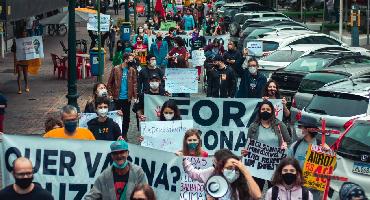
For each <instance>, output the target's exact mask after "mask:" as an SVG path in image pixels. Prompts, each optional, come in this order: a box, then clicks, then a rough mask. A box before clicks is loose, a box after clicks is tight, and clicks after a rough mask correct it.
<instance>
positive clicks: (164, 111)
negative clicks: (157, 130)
mask: <svg viewBox="0 0 370 200" xmlns="http://www.w3.org/2000/svg"><path fill="white" fill-rule="evenodd" d="M181 119H182V118H181V115H180V110H179V108H178V107H177V105H176V103H175V101H174V100H168V101H166V102H164V103H163V105H162V108H161V111H160V114H159V121H174V120H181Z"/></svg>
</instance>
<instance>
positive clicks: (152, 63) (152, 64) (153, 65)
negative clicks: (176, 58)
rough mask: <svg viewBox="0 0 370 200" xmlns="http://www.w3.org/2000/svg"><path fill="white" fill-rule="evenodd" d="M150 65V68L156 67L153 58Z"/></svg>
mask: <svg viewBox="0 0 370 200" xmlns="http://www.w3.org/2000/svg"><path fill="white" fill-rule="evenodd" d="M150 66H152V68H157V62H156V61H155V60H151V61H150Z"/></svg>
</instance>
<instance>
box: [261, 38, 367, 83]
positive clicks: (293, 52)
mask: <svg viewBox="0 0 370 200" xmlns="http://www.w3.org/2000/svg"><path fill="white" fill-rule="evenodd" d="M362 49H363V52H366V49H365V48H362ZM357 50H360V49H356V51H357ZM328 51H330V52H335V51H338V52H347V51H352V49H351V47H342V46H338V45H326V44H315V45H312V44H297V45H289V46H286V47H282V48H280V49H278V50H276V51H274V52H272V53H271V54H270V55H268V56H266V57H263V58H261V59H260V60H259V61H258V64H259V66H260V67H261V68H260V71H261V72H262V73H264V74H265V76H266V77H267V78H270V77H271V75H272V73H273V72H275V71H277V70H279V69H283V68H285V67H286V66H288V65H289V64H290V63H291V62H293V61H295V60H297V59H298V58H300V57H302V56H306V55H308V54H312V53H315V52H328Z"/></svg>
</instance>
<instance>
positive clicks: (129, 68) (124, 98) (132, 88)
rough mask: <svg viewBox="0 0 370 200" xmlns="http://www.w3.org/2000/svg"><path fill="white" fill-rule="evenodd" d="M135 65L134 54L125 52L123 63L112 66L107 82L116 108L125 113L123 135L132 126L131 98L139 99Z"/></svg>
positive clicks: (124, 135)
mask: <svg viewBox="0 0 370 200" xmlns="http://www.w3.org/2000/svg"><path fill="white" fill-rule="evenodd" d="M134 65H135V62H134V56H133V55H132V54H128V53H125V54H123V63H122V64H121V65H118V66H115V67H114V68H112V71H111V73H110V76H109V79H108V83H107V89H108V94H109V95H110V96H112V97H113V99H114V103H115V105H116V110H121V111H122V113H123V116H122V117H123V119H122V135H123V137H126V135H127V132H128V129H129V126H130V107H131V100H136V99H137V75H136V69H135V68H134V67H133V66H134Z"/></svg>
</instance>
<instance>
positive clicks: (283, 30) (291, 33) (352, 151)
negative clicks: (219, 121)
mask: <svg viewBox="0 0 370 200" xmlns="http://www.w3.org/2000/svg"><path fill="white" fill-rule="evenodd" d="M255 4H256V3H230V4H225V5H224V7H223V8H221V10H222V11H223V12H221V16H222V17H224V19H225V22H226V23H228V24H227V26H228V27H229V28H228V29H229V33H230V35H231V38H232V40H235V41H237V42H238V47H239V48H240V49H242V48H245V47H246V46H247V43H248V42H251V41H261V42H262V44H263V45H262V46H263V56H262V57H261V58H260V59H259V64H260V68H259V69H260V72H262V73H264V74H265V76H266V77H267V78H269V79H273V80H275V81H276V82H277V84H278V85H279V87H280V88H279V89H280V92H281V94H282V96H284V97H286V99H287V101H288V105H289V106H290V110H291V124H292V126H293V127H294V125H295V124H296V122H297V121H298V120H299V119H300V118H301V117H302V116H304V117H309V118H313V119H315V120H316V122H317V125H318V126H321V122H322V120H323V119H325V121H326V129H327V130H328V132H330V133H331V134H329V135H327V137H326V138H327V139H326V142H327V143H328V144H329V145H332V146H333V147H334V148H335V149H336V150H337V152H338V164H337V168H336V170H335V175H339V176H345V177H347V178H349V180H350V181H353V182H356V183H358V184H360V185H362V187H363V188H370V181H368V180H369V178H370V177H369V175H370V118H369V116H368V115H370V107H369V98H370V52H369V51H368V50H367V49H365V48H361V47H350V46H348V45H347V44H345V43H343V42H341V41H339V40H337V39H335V38H333V37H331V36H329V35H326V34H323V33H318V32H315V31H312V30H309V29H308V28H307V26H306V25H305V24H302V23H300V22H296V21H294V20H292V19H290V18H289V17H287V16H285V15H284V14H282V13H278V12H275V11H274V10H273V9H271V8H266V7H263V6H260V7H259V8H258V10H257V9H256V10H254V11H249V7H251V6H254V7H256V6H257V5H255ZM256 11H257V12H256ZM338 133H341V134H338ZM298 135H299V134H298ZM319 137H320V136H319ZM342 183H343V182H338V181H333V182H332V183H331V184H330V187H331V188H330V189H331V192H330V195H329V196H330V197H331V199H337V197H338V196H337V193H338V191H339V189H340V186H341V184H342ZM366 193H367V196H368V197H370V190H367V191H366Z"/></svg>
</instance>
